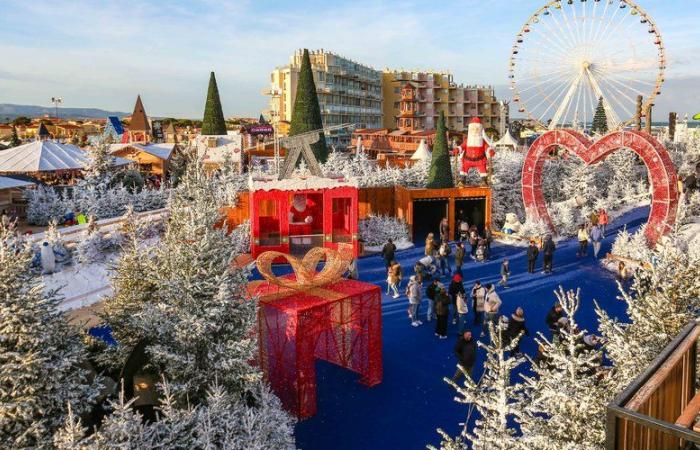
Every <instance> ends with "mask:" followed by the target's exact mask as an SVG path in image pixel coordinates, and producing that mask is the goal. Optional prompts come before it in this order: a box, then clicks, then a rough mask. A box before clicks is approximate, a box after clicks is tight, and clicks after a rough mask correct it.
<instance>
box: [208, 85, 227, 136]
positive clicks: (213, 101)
mask: <svg viewBox="0 0 700 450" xmlns="http://www.w3.org/2000/svg"><path fill="white" fill-rule="evenodd" d="M202 134H203V135H209V136H221V135H224V134H226V121H225V120H224V112H223V110H222V109H221V100H220V99H219V88H218V86H217V85H216V77H215V76H214V72H212V73H211V75H210V76H209V89H208V90H207V103H206V104H205V105H204V119H203V120H202Z"/></svg>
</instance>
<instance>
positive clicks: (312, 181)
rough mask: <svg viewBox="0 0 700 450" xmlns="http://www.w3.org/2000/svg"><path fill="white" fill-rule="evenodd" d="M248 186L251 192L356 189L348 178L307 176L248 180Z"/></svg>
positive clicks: (352, 181) (352, 180)
mask: <svg viewBox="0 0 700 450" xmlns="http://www.w3.org/2000/svg"><path fill="white" fill-rule="evenodd" d="M248 185H249V187H250V190H251V192H253V191H272V190H280V191H306V190H318V189H335V188H339V187H355V188H356V187H358V186H359V185H358V183H357V180H355V179H353V178H350V179H345V178H339V179H337V178H326V177H323V178H322V177H317V176H314V175H309V176H305V177H293V178H285V179H284V180H278V179H277V178H272V177H271V178H264V177H260V178H253V177H252V176H251V177H250V178H249V181H248Z"/></svg>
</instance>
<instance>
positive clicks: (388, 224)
mask: <svg viewBox="0 0 700 450" xmlns="http://www.w3.org/2000/svg"><path fill="white" fill-rule="evenodd" d="M359 229H360V237H361V238H362V240H363V241H364V242H365V245H368V246H377V245H384V244H386V242H387V241H388V240H389V239H391V240H393V241H394V242H395V243H397V242H408V241H409V235H408V225H407V224H406V221H405V220H403V219H399V218H396V217H391V216H384V215H379V216H374V215H372V216H369V217H368V218H367V219H364V220H361V221H360V223H359Z"/></svg>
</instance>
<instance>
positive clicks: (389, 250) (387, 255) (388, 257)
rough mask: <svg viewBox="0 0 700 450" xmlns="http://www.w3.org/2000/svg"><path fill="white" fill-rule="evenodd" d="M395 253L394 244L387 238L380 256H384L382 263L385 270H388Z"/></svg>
mask: <svg viewBox="0 0 700 450" xmlns="http://www.w3.org/2000/svg"><path fill="white" fill-rule="evenodd" d="M395 254H396V246H395V245H394V242H393V241H392V240H391V239H389V240H388V241H387V243H386V244H384V247H383V248H382V258H384V265H385V266H386V268H387V270H389V267H391V262H392V261H393V260H394V256H395Z"/></svg>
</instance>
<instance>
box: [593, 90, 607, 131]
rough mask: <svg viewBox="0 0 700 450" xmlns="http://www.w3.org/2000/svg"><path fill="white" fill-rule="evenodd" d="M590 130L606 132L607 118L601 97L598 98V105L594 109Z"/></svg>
mask: <svg viewBox="0 0 700 450" xmlns="http://www.w3.org/2000/svg"><path fill="white" fill-rule="evenodd" d="M591 131H593V132H594V133H598V134H605V133H607V132H608V118H607V116H606V115H605V106H604V105H603V97H600V98H599V99H598V107H597V108H596V109H595V116H593V126H592V127H591Z"/></svg>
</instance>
